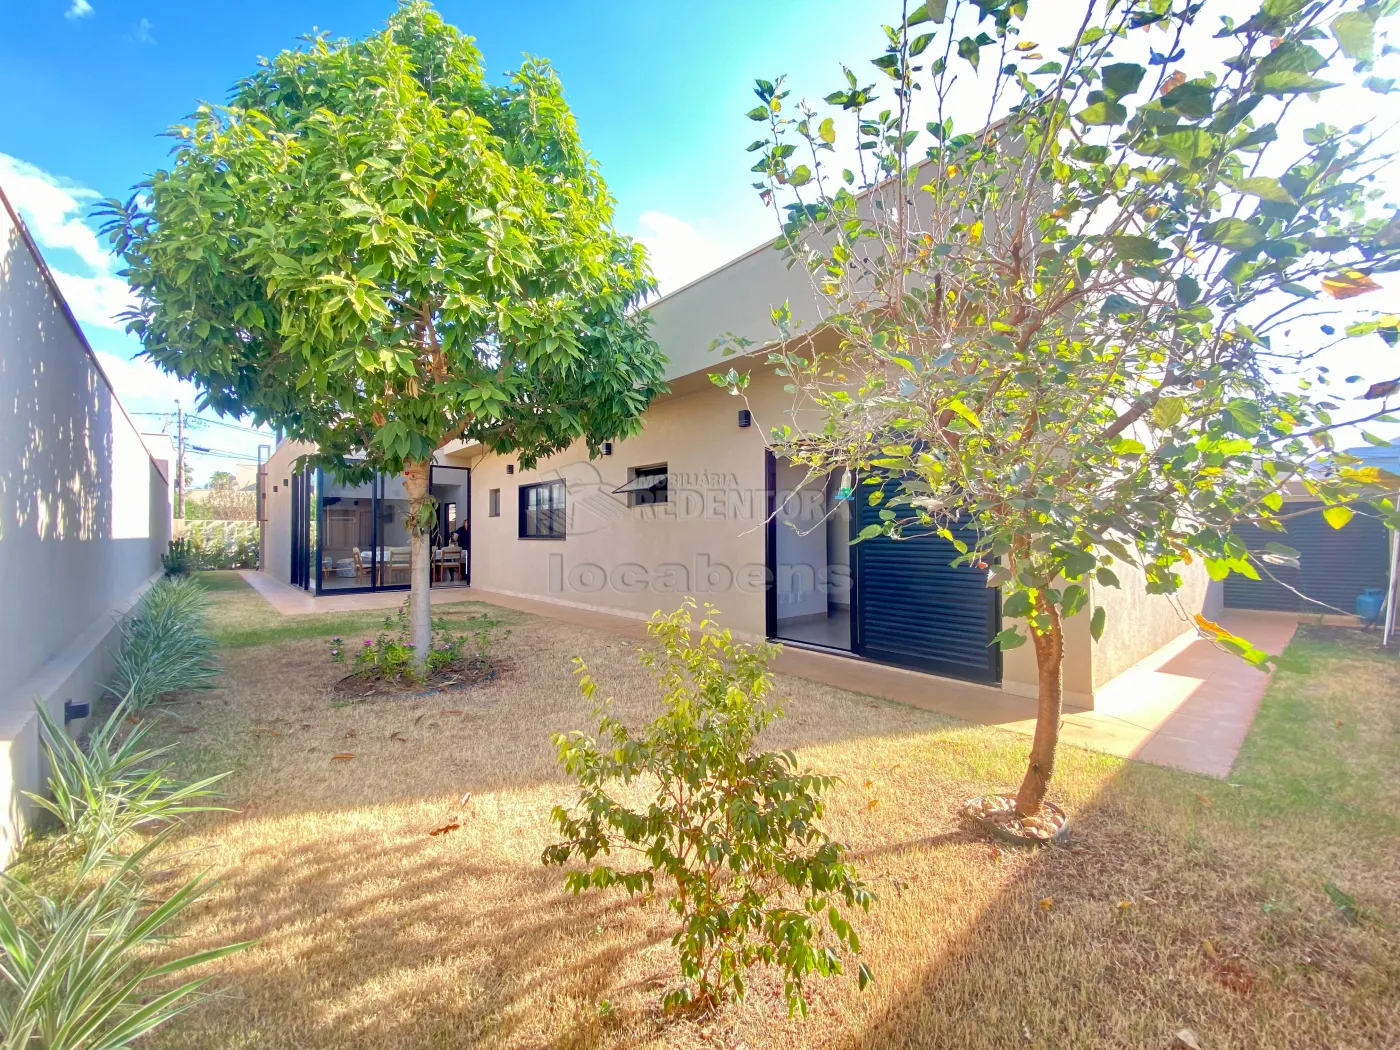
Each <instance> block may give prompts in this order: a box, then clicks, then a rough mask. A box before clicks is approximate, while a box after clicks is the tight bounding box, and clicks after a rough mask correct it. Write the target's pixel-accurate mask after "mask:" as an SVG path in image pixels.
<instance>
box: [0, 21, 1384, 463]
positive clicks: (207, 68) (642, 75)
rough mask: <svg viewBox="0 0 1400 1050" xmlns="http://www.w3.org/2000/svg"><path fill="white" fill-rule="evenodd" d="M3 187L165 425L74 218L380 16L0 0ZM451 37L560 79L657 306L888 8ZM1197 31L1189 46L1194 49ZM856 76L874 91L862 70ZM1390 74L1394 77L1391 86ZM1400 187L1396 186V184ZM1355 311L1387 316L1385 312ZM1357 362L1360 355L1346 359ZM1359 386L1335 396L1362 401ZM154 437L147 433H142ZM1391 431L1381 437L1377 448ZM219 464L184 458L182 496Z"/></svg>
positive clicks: (494, 63)
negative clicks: (311, 37)
mask: <svg viewBox="0 0 1400 1050" xmlns="http://www.w3.org/2000/svg"><path fill="white" fill-rule="evenodd" d="M0 3H2V4H3V17H4V24H5V32H4V34H2V35H0V184H3V185H4V186H5V189H6V192H7V193H8V194H9V195H10V197H11V199H12V201H14V203H15V204H16V205H17V206H18V207H19V209H20V211H21V213H22V214H23V215H24V216H25V218H26V221H27V222H28V223H29V225H30V227H31V229H32V230H33V231H34V233H35V235H36V238H37V239H38V240H39V241H40V244H41V245H42V247H43V249H44V252H45V255H46V257H47V258H48V260H49V262H50V265H51V266H52V267H53V268H54V269H55V271H56V272H57V273H58V276H59V280H60V283H61V284H62V286H63V288H64V290H65V294H66V296H67V298H68V299H69V302H70V304H71V305H72V306H73V308H74V311H75V313H76V314H77V315H78V317H79V319H80V320H81V321H82V323H83V326H84V329H85V331H86V332H87V335H88V337H89V339H90V341H91V342H92V344H93V346H94V348H95V349H96V350H97V351H98V353H99V355H100V358H101V360H102V362H103V364H104V367H105V368H106V369H107V371H108V374H109V375H110V376H111V378H112V380H113V382H114V385H115V386H116V387H117V388H118V392H119V394H120V395H121V397H122V399H123V401H124V402H125V403H126V404H127V406H128V408H130V409H131V410H132V411H134V412H148V411H164V410H169V409H170V408H171V407H173V401H174V399H175V398H176V397H182V398H183V401H184V403H185V405H186V406H189V405H191V404H192V403H193V400H194V391H193V389H192V388H189V387H184V388H183V389H182V387H181V385H180V384H178V383H176V382H175V381H174V380H173V379H171V378H170V377H168V376H164V375H162V374H160V373H158V372H157V371H156V370H155V369H154V367H153V366H151V365H150V364H149V363H147V362H144V361H141V360H136V361H133V360H132V357H133V355H134V354H135V352H136V350H137V349H138V346H137V344H136V342H135V341H134V340H133V339H131V338H130V337H129V336H126V335H125V334H124V333H122V332H121V331H120V330H119V327H118V326H116V325H115V323H114V322H113V321H112V320H111V319H110V318H111V314H112V312H113V311H114V310H116V309H120V308H121V307H122V305H123V303H124V299H125V285H124V283H123V282H122V281H121V279H120V278H118V277H116V276H115V275H114V270H115V269H116V266H115V264H114V263H112V262H111V261H110V260H109V258H108V257H107V256H106V254H105V245H104V244H101V243H99V242H98V240H97V238H96V236H95V234H94V232H93V224H92V223H90V222H89V221H88V220H87V219H86V215H87V209H88V208H90V207H91V205H92V203H93V202H94V201H96V200H97V199H99V198H101V197H105V196H124V195H125V194H126V193H128V192H129V190H130V187H131V186H132V185H133V184H134V183H136V182H137V181H139V180H140V179H141V178H142V177H143V176H144V175H145V174H146V173H147V172H149V171H151V170H153V169H154V168H156V167H159V166H160V165H162V164H163V163H164V162H165V158H166V155H167V152H168V149H169V145H170V142H169V140H168V139H165V138H162V137H161V132H162V131H163V130H164V129H165V128H166V127H168V126H169V125H170V124H172V123H175V122H177V121H179V120H180V119H181V118H182V117H184V116H185V114H187V113H189V112H190V111H191V110H192V109H193V108H194V106H195V105H196V104H197V103H198V102H199V101H200V100H208V101H211V102H216V103H217V102H222V101H224V99H225V98H226V93H227V90H228V88H229V86H230V85H231V84H232V83H233V81H234V80H235V79H237V78H238V77H239V76H242V75H244V74H245V73H247V72H248V71H250V70H251V69H253V68H254V65H255V62H256V59H257V57H258V56H259V55H269V54H273V53H275V52H277V51H278V50H280V49H282V48H285V47H290V46H294V45H295V43H296V40H297V38H298V37H299V36H300V35H301V34H304V33H307V32H309V31H311V29H312V28H313V27H319V28H321V29H324V30H328V31H330V32H331V33H332V34H333V35H337V36H362V35H364V34H366V33H369V32H372V31H374V30H375V29H377V28H378V27H379V26H380V25H381V24H382V23H383V21H384V19H385V18H386V17H387V16H388V15H389V14H390V13H391V11H392V10H393V7H394V4H393V2H392V0H373V2H366V0H337V2H332V0H321V2H313V0H279V2H276V3H273V2H269V0H240V2H239V3H189V2H179V3H177V2H173V0H25V2H23V3H21V2H20V0H0ZM437 6H438V8H439V10H440V11H441V12H442V13H443V15H444V17H446V18H447V19H448V20H449V21H450V22H452V23H453V24H455V25H457V26H458V27H459V28H460V29H462V30H463V31H464V32H466V33H469V34H471V35H473V36H475V37H476V38H477V40H478V44H479V46H480V47H481V49H482V51H483V53H484V55H485V59H486V62H487V66H488V70H489V71H490V72H491V73H492V74H493V75H494V74H499V73H500V72H502V71H504V70H507V69H510V68H512V67H513V66H514V65H515V64H516V63H517V62H518V60H519V57H520V55H521V54H522V52H528V53H530V54H534V55H539V56H543V57H546V58H548V59H550V60H551V61H552V62H553V63H554V65H555V67H556V68H557V69H558V71H559V73H560V76H561V77H562V79H563V82H564V86H565V90H566V92H567V95H568V98H569V101H570V103H571V105H572V107H573V109H574V112H575V114H576V116H577V119H578V122H579V126H580V129H581V131H582V134H583V137H584V140H585V142H586V143H587V145H588V147H589V149H590V150H591V151H592V152H593V154H594V155H595V156H596V157H597V159H598V161H599V163H600V164H601V166H602V170H603V174H604V177H605V178H606V179H607V181H608V183H609V185H610V186H611V188H612V190H613V193H614V195H615V196H616V197H617V199H618V216H617V218H618V224H619V226H620V227H621V228H622V229H623V230H625V231H626V232H628V233H631V234H634V235H635V236H637V237H639V238H640V239H641V240H642V241H643V242H644V243H645V244H646V245H647V247H648V249H649V250H650V251H651V255H652V265H653V269H654V270H655V272H656V273H657V276H658V278H659V279H660V282H661V285H662V290H663V291H665V290H667V289H674V288H677V287H679V286H680V285H681V284H683V283H685V282H686V281H688V280H690V279H692V278H694V277H698V276H700V275H702V274H704V273H706V272H708V271H709V270H711V269H713V268H714V267H716V266H718V265H720V264H722V263H723V262H725V261H727V260H728V259H730V258H732V257H734V256H735V255H738V254H739V253H741V252H743V251H746V250H748V249H749V248H751V247H753V246H755V245H756V244H758V243H760V242H761V241H762V240H763V239H764V238H766V237H767V236H769V235H770V234H771V232H772V228H771V221H772V220H771V217H770V216H768V215H766V214H765V213H764V212H763V210H762V209H761V207H760V205H759V203H758V201H757V199H756V197H755V195H754V193H753V190H752V189H751V188H750V182H751V180H752V176H751V175H750V174H749V172H748V167H749V163H750V160H751V158H750V157H749V156H748V155H747V154H746V153H745V152H744V147H745V146H746V145H747V144H748V143H749V141H750V140H751V139H752V138H753V125H752V124H751V123H750V122H749V121H747V120H745V119H744V116H743V114H744V112H745V111H746V110H748V109H749V108H750V107H751V106H752V105H753V96H752V94H751V85H752V82H753V78H754V77H756V76H764V77H769V78H772V77H774V76H776V75H778V74H782V73H786V74H788V75H789V77H790V83H791V85H792V86H793V87H794V88H795V90H796V93H797V94H799V95H806V96H809V97H817V96H820V95H824V94H826V93H827V91H829V90H831V89H832V88H833V87H835V86H837V83H838V81H839V79H840V65H841V63H842V62H845V63H848V64H850V65H852V66H853V67H854V68H856V69H857V70H859V71H861V72H862V74H863V75H868V77H869V81H875V80H876V79H877V75H876V74H875V71H874V70H872V69H871V68H870V66H869V65H868V61H869V59H870V57H871V56H873V55H875V54H878V53H879V51H880V49H881V48H882V46H883V42H882V34H881V32H880V23H881V22H882V21H893V20H894V19H895V18H896V17H897V14H896V12H897V11H898V9H899V5H898V2H897V0H703V2H695V0H691V2H687V3H682V2H676V0H661V2H657V0H594V2H592V3H586V4H585V3H578V2H577V0H570V2H554V0H547V2H539V0H536V2H533V3H528V4H526V3H501V2H500V0H492V2H483V0H440V2H439V3H438V5H437ZM1256 6H1257V3H1256V0H1239V2H1235V0H1222V2H1221V3H1220V7H1219V8H1218V9H1217V8H1216V7H1215V6H1214V5H1212V6H1211V9H1210V12H1209V13H1210V14H1211V16H1212V17H1210V19H1209V21H1210V23H1211V29H1213V26H1214V23H1215V18H1214V17H1213V15H1214V13H1215V12H1216V11H1217V10H1218V11H1220V12H1222V13H1223V12H1224V11H1227V10H1233V11H1234V12H1235V13H1236V14H1238V15H1242V16H1244V15H1247V14H1248V13H1249V12H1250V11H1252V10H1253V9H1254V8H1255V7H1256ZM1069 7H1073V8H1075V9H1077V10H1082V8H1081V7H1080V4H1079V3H1077V2H1075V0H1049V2H1042V3H1040V4H1038V5H1032V13H1031V18H1030V19H1029V20H1028V22H1027V23H1026V25H1025V31H1026V34H1027V36H1028V37H1030V38H1032V39H1039V40H1043V41H1046V42H1047V45H1048V44H1049V42H1051V41H1056V42H1058V41H1059V40H1060V38H1062V37H1063V36H1064V33H1065V31H1066V30H1065V19H1064V12H1065V10H1066V9H1067V8H1069ZM1211 29H1208V28H1206V27H1205V26H1202V30H1203V34H1202V35H1203V36H1204V37H1206V38H1207V40H1206V43H1205V46H1211V45H1210V44H1209V41H1208V37H1209V33H1210V32H1211ZM867 71H868V72H867ZM1387 75H1390V76H1395V75H1396V71H1395V70H1390V71H1389V72H1388V73H1387ZM959 95H960V96H961V97H960V99H959V102H960V103H961V105H960V108H961V109H962V110H963V112H961V113H960V114H959V120H960V122H963V121H969V122H970V121H980V120H981V119H982V118H983V117H984V115H985V113H984V110H982V108H981V103H980V102H979V100H978V98H977V91H976V88H975V86H972V87H970V88H969V89H968V90H966V91H965V92H964V91H962V90H960V92H959ZM1381 105H1383V103H1382V100H1380V99H1379V98H1378V96H1374V95H1369V94H1368V93H1366V92H1359V93H1358V94H1354V95H1350V97H1347V98H1345V99H1344V98H1343V97H1342V92H1340V91H1339V92H1333V93H1328V94H1326V95H1324V96H1323V101H1322V102H1321V103H1319V104H1317V107H1316V109H1314V110H1313V111H1311V112H1309V113H1308V114H1306V116H1305V117H1304V119H1306V120H1307V121H1308V122H1309V123H1311V122H1313V121H1316V120H1317V119H1319V118H1321V119H1330V120H1332V121H1334V122H1336V123H1343V122H1350V121H1351V120H1352V119H1355V116H1354V115H1358V116H1359V115H1366V114H1364V113H1362V112H1361V111H1362V110H1364V109H1367V108H1369V109H1370V110H1372V111H1374V110H1376V109H1377V107H1378V106H1381ZM1394 184H1395V185H1396V186H1397V188H1400V180H1396V181H1395V183H1394ZM1384 294H1385V295H1386V297H1387V298H1388V299H1390V302H1387V303H1381V302H1379V301H1375V300H1378V299H1379V298H1380V297H1379V296H1375V297H1370V296H1368V297H1367V298H1366V299H1364V300H1361V303H1360V305H1362V306H1364V307H1367V308H1384V309H1387V310H1392V309H1394V306H1393V296H1392V295H1391V293H1390V292H1389V291H1387V292H1386V293H1384ZM1373 342H1374V345H1368V346H1366V347H1364V348H1360V347H1358V348H1357V349H1356V350H1348V352H1347V359H1346V360H1345V361H1342V360H1339V361H1338V362H1337V370H1338V374H1339V375H1344V374H1348V373H1353V372H1354V373H1359V374H1362V375H1365V376H1367V377H1368V379H1379V378H1390V377H1391V376H1394V375H1396V374H1400V369H1397V367H1396V362H1395V358H1396V356H1397V355H1396V354H1395V353H1394V352H1393V351H1389V350H1388V349H1387V348H1385V347H1383V346H1382V345H1381V344H1380V341H1379V340H1374V341H1373ZM1353 345H1354V344H1353ZM1354 390H1355V387H1352V388H1351V389H1350V390H1349V391H1347V393H1349V394H1351V393H1354ZM148 418H154V417H148ZM1382 429H1384V428H1382ZM196 440H197V441H198V442H200V443H202V444H204V445H206V446H207V447H211V448H221V449H229V450H232V451H237V452H239V453H241V454H243V455H248V454H251V453H252V452H253V451H254V449H255V447H256V445H257V444H258V443H259V441H265V440H267V439H266V437H259V436H258V435H254V434H251V433H242V432H239V431H237V430H232V429H229V428H227V427H208V428H206V429H205V430H204V431H203V432H200V434H199V436H198V437H197V438H196ZM223 466H227V463H226V462H221V461H219V459H218V457H215V456H201V457H196V459H195V469H196V478H197V480H199V481H201V482H202V481H203V480H204V479H205V478H206V477H207V476H208V473H209V472H210V471H211V470H213V469H218V468H220V467H223Z"/></svg>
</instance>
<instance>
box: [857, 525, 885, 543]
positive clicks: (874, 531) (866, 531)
mask: <svg viewBox="0 0 1400 1050" xmlns="http://www.w3.org/2000/svg"><path fill="white" fill-rule="evenodd" d="M884 531H885V527H884V526H883V525H867V526H866V527H865V528H863V529H861V530H860V532H859V533H858V534H857V535H856V539H858V540H869V539H874V538H875V537H876V536H879V535H880V534H882V533H883V532H884Z"/></svg>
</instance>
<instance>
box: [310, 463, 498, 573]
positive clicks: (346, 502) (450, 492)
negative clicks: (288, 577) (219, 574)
mask: <svg viewBox="0 0 1400 1050" xmlns="http://www.w3.org/2000/svg"><path fill="white" fill-rule="evenodd" d="M469 482H470V472H469V471H468V470H466V469H465V468H459V467H433V468H432V474H431V480H430V484H431V489H432V495H433V496H434V497H435V498H436V499H437V501H438V517H437V524H436V526H435V527H434V529H433V531H432V556H433V568H432V575H431V579H432V583H433V585H434V586H443V585H446V586H451V585H454V584H455V585H462V584H465V583H467V582H468V580H469V579H470V576H469V573H470V550H471V542H470V530H469V522H470V499H471V494H470V484H469ZM408 525H409V513H408V493H407V492H406V491H405V490H404V484H403V477H402V476H401V475H393V476H390V475H385V474H376V475H374V477H372V478H371V479H370V480H368V481H364V482H359V483H356V484H348V483H346V482H342V481H337V480H336V478H335V476H334V475H332V474H327V473H326V472H325V471H323V470H320V469H316V470H310V471H305V472H303V473H300V474H297V475H295V476H294V478H293V480H292V518H291V533H292V583H293V584H295V585H296V586H299V587H303V588H305V589H306V590H309V591H312V592H313V593H315V594H338V593H344V592H354V591H381V590H405V589H407V588H408V586H409V583H410V562H411V543H412V539H411V536H410V534H409V528H408Z"/></svg>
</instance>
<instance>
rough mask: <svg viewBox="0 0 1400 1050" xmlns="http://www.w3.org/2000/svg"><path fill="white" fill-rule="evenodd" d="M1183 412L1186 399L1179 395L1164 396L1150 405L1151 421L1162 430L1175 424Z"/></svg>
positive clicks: (1184, 411)
mask: <svg viewBox="0 0 1400 1050" xmlns="http://www.w3.org/2000/svg"><path fill="white" fill-rule="evenodd" d="M1185 414H1186V401H1185V399H1184V398H1180V397H1164V398H1161V399H1159V400H1158V402H1157V403H1156V404H1155V405H1153V406H1152V421H1153V422H1154V423H1156V424H1157V426H1158V427H1160V428H1161V429H1162V430H1169V429H1171V428H1172V427H1174V426H1176V425H1177V424H1178V423H1180V422H1181V418H1182V416H1184V415H1185Z"/></svg>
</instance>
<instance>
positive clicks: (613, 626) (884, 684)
mask: <svg viewBox="0 0 1400 1050" xmlns="http://www.w3.org/2000/svg"><path fill="white" fill-rule="evenodd" d="M242 575H243V578H244V579H245V580H247V581H248V583H249V584H250V585H251V586H252V587H253V588H254V590H256V591H257V592H258V593H259V594H261V595H262V596H263V597H264V598H266V599H267V601H268V603H269V604H270V605H272V607H273V608H274V609H276V610H277V611H278V612H280V613H282V614H284V615H288V616H295V615H300V614H305V613H313V612H321V613H327V612H351V611H354V610H358V609H387V608H394V607H397V606H398V605H400V604H402V602H403V600H404V595H405V592H403V591H379V592H371V593H366V594H335V595H324V596H322V597H320V598H315V597H312V596H311V595H309V594H308V593H306V592H305V591H303V590H301V589H300V588H297V587H291V586H289V585H288V584H285V583H282V582H280V581H278V580H274V579H273V578H272V577H270V576H267V575H265V574H264V573H261V572H244V573H243V574H242ZM431 594H432V601H433V604H435V605H438V604H444V603H450V602H462V601H478V602H487V603H489V604H491V605H499V606H502V607H504V608H508V609H515V610H517V611H520V612H526V613H530V614H532V615H535V616H544V617H548V618H551V619H555V620H560V621H562V622H565V623H570V624H573V625H575V626H578V627H588V628H593V629H595V630H603V631H609V632H611V633H613V634H621V635H626V636H628V637H631V638H645V637H646V625H645V623H644V622H643V621H642V620H639V619H631V618H629V617H625V616H616V615H612V614H609V613H600V612H596V611H594V610H591V609H579V608H574V607H572V606H567V605H557V604H555V603H553V602H542V601H537V600H535V599H532V598H522V597H518V596H516V595H510V594H501V593H499V592H496V591H486V590H481V589H479V588H474V587H460V588H459V587H437V588H433V590H432V592H431ZM1219 620H1220V623H1221V624H1222V625H1224V626H1226V627H1229V628H1230V629H1231V630H1232V631H1233V632H1234V633H1236V634H1239V635H1243V636H1244V637H1246V638H1249V639H1250V640H1251V641H1252V642H1254V643H1255V644H1256V645H1258V646H1259V647H1260V648H1262V649H1265V650H1267V651H1269V652H1271V653H1280V652H1282V651H1283V649H1284V647H1285V646H1286V645H1287V644H1288V642H1289V639H1291V638H1292V637H1293V632H1294V630H1296V628H1297V620H1296V618H1294V617H1291V616H1284V615H1280V614H1276V613H1251V612H1241V611H1235V610H1231V611H1227V612H1225V613H1224V614H1222V615H1221V616H1220V617H1219ZM774 669H775V670H777V671H779V672H781V673H783V674H790V675H793V676H795V677H798V678H806V679H809V680H811V681H815V682H821V683H824V684H826V685H831V686H835V687H837V688H840V689H849V690H851V691H852V692H856V693H865V694H867V695H870V696H878V697H883V698H885V699H889V700H897V701H899V702H901V703H906V704H910V705H913V706H915V707H921V708H924V709H926V710H929V711H936V712H938V713H940V714H946V715H951V716H953V717H954V718H961V719H964V720H965V721H968V722H975V723H978V724H980V725H990V726H999V727H1001V728H1003V729H1009V730H1012V731H1013V732H1017V733H1025V734H1027V735H1029V734H1030V733H1031V732H1032V731H1034V729H1035V701H1034V700H1030V699H1027V698H1025V697H1020V696H1013V695H1012V694H1010V693H1004V692H1002V691H1001V690H1000V689H995V688H992V687H989V686H981V685H973V684H971V683H969V682H958V681H954V680H952V679H948V678H937V677H935V676H933V675H926V674H921V673H919V672H917V671H907V670H904V669H903V668H899V667H887V666H884V665H882V664H874V663H866V662H865V661H862V660H853V659H849V658H847V657H842V656H834V655H830V654H827V653H819V652H813V651H811V650H806V649H796V648H792V647H788V648H785V649H784V650H783V652H782V654H781V655H780V656H779V657H778V660H777V662H776V663H775V664H774ZM1268 684H1269V676H1268V674H1267V673H1266V672H1264V671H1260V670H1258V669H1257V668H1254V667H1251V666H1250V665H1248V664H1246V663H1245V662H1244V661H1243V660H1241V659H1239V658H1238V657H1236V656H1231V655H1230V654H1229V653H1225V652H1221V651H1220V650H1219V649H1216V648H1215V647H1214V646H1212V645H1210V644H1209V643H1207V642H1205V641H1203V640H1201V639H1198V638H1196V637H1195V636H1194V635H1185V636H1183V637H1182V638H1179V639H1178V640H1177V641H1175V642H1173V643H1171V644H1170V645H1167V646H1165V647H1164V648H1162V649H1159V650H1158V651H1157V652H1155V653H1153V654H1152V655H1151V656H1149V657H1148V658H1147V659H1145V660H1143V661H1142V662H1141V663H1139V664H1137V665H1136V666H1134V667H1131V668H1129V669H1128V670H1127V671H1125V672H1123V674H1121V675H1119V676H1118V677H1117V678H1115V679H1114V680H1113V681H1111V682H1109V683H1108V685H1107V686H1105V687H1104V688H1103V689H1102V690H1101V691H1100V692H1099V694H1098V696H1097V697H1096V699H1095V709H1094V710H1092V711H1083V710H1067V711H1066V712H1065V714H1064V716H1063V719H1062V722H1061V730H1060V739H1061V740H1063V741H1064V742H1065V743H1069V744H1077V745H1079V746H1080V747H1087V748H1091V749H1093V750H1095V751H1106V752H1108V753H1109V754H1114V755H1120V756H1122V757H1124V758H1137V759H1141V760H1143V761H1146V762H1154V763H1156V764H1158V765H1163V766H1172V767H1174V768H1177V769H1184V770H1188V771H1190V772H1193V773H1204V774H1206V775H1208V776H1214V777H1224V776H1227V775H1228V774H1229V772H1230V768H1231V766H1232V765H1233V764H1234V761H1235V756H1236V755H1238V754H1239V750H1240V745H1241V744H1242V743H1244V738H1245V734H1246V733H1247V732H1248V731H1249V726H1250V723H1251V722H1253V721H1254V713H1255V711H1257V710H1258V708H1259V701H1260V699H1261V698H1262V697H1263V695H1264V690H1265V688H1266V687H1267V686H1268Z"/></svg>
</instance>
